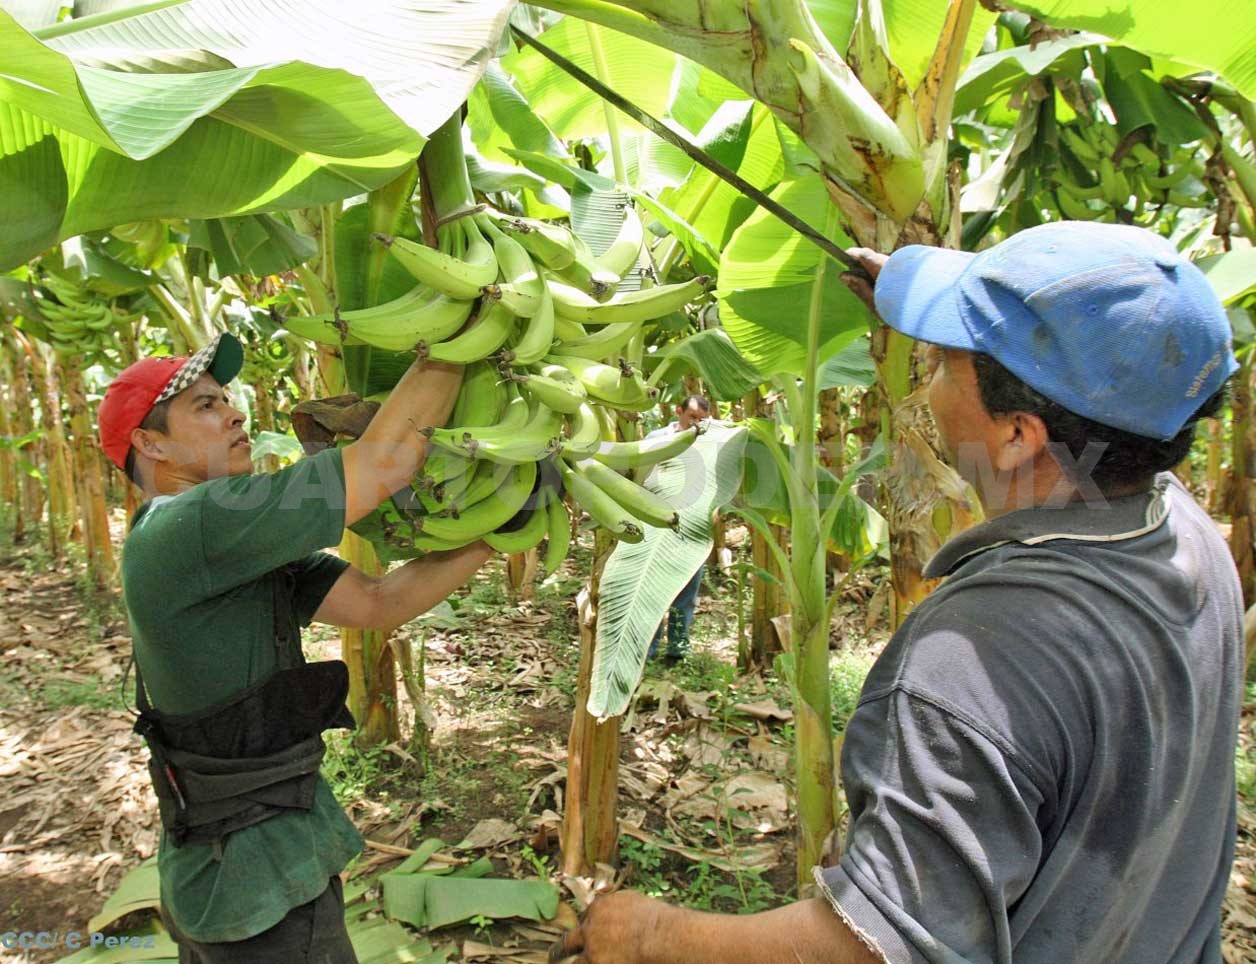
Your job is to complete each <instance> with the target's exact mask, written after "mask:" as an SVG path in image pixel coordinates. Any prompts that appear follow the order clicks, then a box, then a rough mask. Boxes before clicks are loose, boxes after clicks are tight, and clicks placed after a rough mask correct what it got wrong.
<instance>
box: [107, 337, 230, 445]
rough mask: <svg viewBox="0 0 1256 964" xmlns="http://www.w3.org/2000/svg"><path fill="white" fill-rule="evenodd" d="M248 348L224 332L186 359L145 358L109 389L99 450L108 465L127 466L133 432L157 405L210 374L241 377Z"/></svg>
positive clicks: (218, 379)
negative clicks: (103, 453) (245, 351)
mask: <svg viewBox="0 0 1256 964" xmlns="http://www.w3.org/2000/svg"><path fill="white" fill-rule="evenodd" d="M243 364H244V348H243V347H242V346H241V345H240V342H239V340H238V339H237V338H236V337H235V335H229V334H221V335H219V336H218V337H217V338H215V339H214V340H213V341H212V342H210V344H208V345H206V346H205V347H204V348H202V349H201V350H200V351H198V352H196V353H195V354H192V355H189V356H185V357H181V358H142V359H140V360H139V361H137V362H136V363H135V364H134V365H131V366H129V367H127V368H126V369H125V370H124V371H123V372H122V373H121V374H120V375H119V376H118V377H117V378H115V379H114V380H113V381H112V382H110V383H109V387H108V388H106V389H105V397H104V398H103V399H102V400H101V402H100V412H99V414H98V422H99V424H100V447H101V448H102V449H104V451H105V454H106V455H107V456H109V461H111V462H112V463H113V464H114V465H116V466H117V467H118V468H120V469H125V468H126V456H127V452H129V451H130V450H131V433H132V432H133V431H135V430H136V429H137V428H139V427H140V422H142V421H144V419H145V418H147V417H148V413H149V412H151V411H152V409H153V406H154V405H156V404H157V403H158V402H164V401H166V399H168V398H174V397H175V396H176V395H178V394H179V392H181V391H183V390H184V389H185V388H187V387H188V386H189V385H191V384H192V383H193V382H194V381H196V380H197V379H198V378H200V377H201V376H202V375H204V374H205V373H206V372H208V373H209V374H210V375H211V376H212V377H213V379H214V381H216V382H217V383H218V384H219V385H226V384H227V383H228V382H229V381H231V379H233V378H235V377H236V375H238V374H239V373H240V366H242V365H243Z"/></svg>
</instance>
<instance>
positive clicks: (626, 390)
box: [548, 355, 658, 412]
mask: <svg viewBox="0 0 1256 964" xmlns="http://www.w3.org/2000/svg"><path fill="white" fill-rule="evenodd" d="M548 361H551V362H553V363H555V364H558V365H562V366H563V367H564V368H566V369H568V370H569V371H570V372H571V373H572V374H573V375H575V376H576V377H577V378H578V379H580V381H581V382H582V383H583V384H584V387H585V390H586V391H587V392H588V393H589V395H590V396H592V397H593V398H594V399H596V400H597V401H599V402H604V403H605V404H607V405H610V406H611V407H613V408H618V409H622V410H624V411H631V412H644V411H645V410H646V409H648V408H650V407H652V406H653V404H654V399H655V397H656V396H657V395H658V390H657V389H654V388H650V387H648V386H647V385H646V383H645V381H644V380H643V379H642V378H641V376H640V375H639V374H637V373H636V372H633V371H632V370H631V369H627V371H625V368H624V367H623V366H616V365H604V364H602V363H601V362H596V361H590V360H589V359H587V358H580V357H578V356H569V355H551V356H549V358H548Z"/></svg>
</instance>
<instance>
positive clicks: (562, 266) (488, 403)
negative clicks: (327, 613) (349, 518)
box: [288, 207, 710, 572]
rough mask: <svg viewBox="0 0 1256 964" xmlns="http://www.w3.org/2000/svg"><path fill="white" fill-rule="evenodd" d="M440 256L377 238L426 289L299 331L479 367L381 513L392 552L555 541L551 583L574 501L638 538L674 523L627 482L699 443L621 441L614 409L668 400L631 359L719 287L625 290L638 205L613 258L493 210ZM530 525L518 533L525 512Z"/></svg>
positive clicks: (456, 233)
mask: <svg viewBox="0 0 1256 964" xmlns="http://www.w3.org/2000/svg"><path fill="white" fill-rule="evenodd" d="M438 239H439V242H440V244H439V247H435V248H433V247H427V246H425V245H422V244H418V243H415V242H413V241H409V240H407V239H405V238H401V237H392V236H386V235H377V236H376V237H375V241H376V243H379V244H384V245H387V247H388V249H389V251H390V253H391V254H392V256H393V257H394V258H396V260H397V262H398V263H399V264H400V265H401V266H402V267H404V268H405V269H406V271H407V272H408V273H409V274H410V275H411V276H412V277H413V278H414V280H415V286H414V288H413V289H411V290H410V291H409V292H407V293H406V294H404V295H402V296H401V297H399V298H397V299H395V300H393V301H391V302H388V303H387V304H382V305H377V306H374V307H370V308H363V309H358V310H354V311H345V312H342V313H338V314H335V315H314V316H310V317H305V318H293V319H289V321H288V329H289V330H290V331H292V332H293V333H295V334H299V335H302V336H305V337H309V338H312V339H314V340H315V341H320V342H324V343H329V344H335V345H341V344H366V345H373V346H376V347H379V348H384V349H388V350H392V351H415V352H417V353H418V354H419V355H420V356H421V357H425V358H430V359H434V360H437V361H444V362H450V363H456V364H462V365H466V366H467V370H466V374H465V376H464V380H463V387H462V391H461V393H460V395H459V398H458V401H457V403H456V405H455V407H454V410H453V413H452V414H451V416H450V419H449V422H448V424H447V425H444V426H429V427H426V428H423V429H422V432H423V434H424V435H426V436H427V438H428V439H429V441H430V443H431V444H430V446H429V455H428V458H427V460H426V462H425V464H424V467H423V470H422V472H421V473H420V475H419V476H418V478H417V479H416V480H415V482H414V484H413V485H412V486H411V487H410V488H409V489H406V490H404V491H402V492H400V493H398V494H396V495H394V497H393V498H392V499H391V500H390V501H389V502H387V503H386V504H385V505H384V506H382V507H381V508H380V510H378V513H379V515H378V518H377V519H376V520H375V523H376V524H377V526H378V527H379V528H382V530H383V531H384V533H385V534H386V536H387V538H388V541H389V542H390V544H392V545H393V546H395V547H400V548H403V549H407V550H415V551H439V550H443V549H455V548H458V547H461V546H464V545H468V544H470V543H472V542H475V541H477V540H481V539H483V540H485V541H487V542H488V543H489V544H490V545H492V546H493V547H494V548H496V549H498V550H500V551H502V552H521V551H524V550H526V549H530V548H532V547H534V546H537V545H540V544H541V543H542V542H546V549H545V565H544V568H545V571H546V572H553V571H554V570H555V569H556V568H557V567H558V566H559V565H560V564H561V563H562V561H563V559H564V558H565V557H566V554H567V552H568V549H569V547H570V541H571V528H572V521H571V517H570V516H569V514H568V510H567V507H566V502H565V500H564V498H563V493H564V492H565V493H566V494H567V495H568V496H570V498H571V501H572V502H573V503H574V504H575V505H578V506H579V507H580V508H582V509H583V510H584V511H585V512H587V513H588V514H589V516H590V517H591V518H592V519H593V521H594V522H595V523H596V524H597V525H601V526H603V527H605V528H606V529H607V530H608V531H610V532H611V533H612V534H613V535H615V536H616V537H617V538H620V539H624V540H629V541H637V540H640V539H641V538H642V537H643V534H644V527H645V526H647V525H652V526H675V525H676V524H677V516H676V512H675V511H674V510H673V509H672V508H671V507H670V506H669V505H668V504H667V503H666V502H664V501H663V500H662V499H660V498H659V497H658V496H657V495H655V494H654V493H652V492H650V491H649V490H647V489H645V488H643V487H642V486H640V485H638V484H637V483H636V482H634V481H632V480H631V479H629V478H627V477H625V476H624V475H622V474H620V473H621V472H624V471H628V470H631V469H640V468H646V467H648V466H650V465H652V464H655V463H656V462H658V461H661V460H662V459H665V458H670V457H672V456H674V455H676V454H679V453H680V452H681V451H683V450H684V449H685V448H686V447H687V446H688V445H690V444H692V443H693V440H694V438H695V437H696V431H692V432H684V433H678V434H677V435H676V436H674V437H672V438H668V439H666V440H665V441H663V442H657V441H653V442H650V443H646V442H632V443H627V442H616V441H614V440H613V439H614V419H613V416H611V415H610V411H611V410H621V411H634V412H635V411H645V410H647V409H649V408H651V407H652V406H653V405H654V404H655V399H656V397H657V391H656V390H655V389H653V388H651V387H649V386H648V385H647V384H646V382H645V380H644V379H643V378H642V376H641V374H640V372H638V371H636V370H635V369H634V368H633V366H632V365H630V364H628V363H627V362H626V361H624V360H623V359H622V357H621V354H622V353H623V352H624V351H625V349H626V348H627V346H628V345H629V343H630V342H631V341H632V340H633V339H634V338H635V337H636V336H638V335H639V334H640V333H641V332H642V329H643V326H644V325H646V324H647V323H648V322H650V321H652V320H654V319H657V318H660V317H662V316H664V315H667V314H671V313H672V312H675V311H678V310H680V309H683V308H684V307H685V306H686V305H687V304H689V303H690V302H691V301H693V300H695V299H696V298H698V297H700V296H701V295H702V294H703V292H704V291H705V290H706V287H707V284H708V282H709V280H710V279H709V278H707V277H699V278H694V279H692V280H690V281H686V282H683V283H680V284H671V285H661V286H658V287H654V288H647V289H643V290H639V291H625V292H618V293H617V292H616V288H617V286H618V285H619V284H620V281H621V279H622V278H623V277H624V276H625V274H626V273H627V272H630V271H633V270H635V269H636V266H637V263H638V259H639V258H640V255H641V250H642V246H643V244H644V241H645V234H644V229H643V226H642V223H641V220H640V218H639V217H638V215H637V214H636V212H635V211H634V210H633V209H632V208H631V207H629V209H628V210H627V212H626V217H625V220H624V222H623V224H622V226H621V228H620V230H619V233H618V236H617V237H616V238H615V240H614V242H613V243H612V245H611V247H610V248H609V249H608V250H607V252H606V253H605V254H603V255H602V256H601V257H595V256H594V255H593V253H592V252H591V251H590V250H589V248H588V247H587V246H586V245H585V244H584V243H583V242H582V241H581V240H580V239H579V238H577V237H576V236H575V235H574V234H572V233H571V232H570V231H569V230H568V229H567V228H565V227H562V226H559V225H556V224H552V223H548V222H544V221H536V220H531V219H527V218H515V217H510V216H507V215H504V214H501V213H498V212H494V211H484V210H482V209H481V210H480V211H479V212H478V213H474V214H471V215H468V216H465V217H461V218H459V219H457V220H455V221H451V222H449V223H447V224H445V225H444V226H442V227H441V228H440V229H439V231H438ZM525 509H526V510H531V511H530V514H528V515H526V517H525V518H524V519H523V524H522V525H518V526H513V525H512V526H509V527H507V528H508V529H509V530H510V531H501V530H502V527H503V526H504V525H505V524H506V523H507V522H508V521H509V520H512V519H516V517H517V516H518V515H519V513H520V512H521V511H522V510H525Z"/></svg>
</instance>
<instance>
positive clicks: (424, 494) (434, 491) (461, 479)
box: [414, 450, 476, 512]
mask: <svg viewBox="0 0 1256 964" xmlns="http://www.w3.org/2000/svg"><path fill="white" fill-rule="evenodd" d="M475 471H476V464H475V463H474V462H473V461H471V459H469V458H467V456H465V455H462V454H459V453H456V452H449V451H444V450H437V451H434V452H431V453H430V454H429V455H428V456H427V458H426V459H425V460H424V461H423V470H422V471H421V472H420V473H419V476H418V478H416V479H415V482H414V490H415V494H416V495H417V496H418V497H419V498H420V500H421V501H422V502H423V506H424V508H425V509H427V510H428V511H429V512H430V511H439V510H440V509H444V508H448V507H449V506H450V505H452V504H453V503H455V502H458V501H459V500H460V499H461V498H462V496H463V495H464V494H465V493H466V491H467V487H468V486H470V484H471V480H472V479H473V478H474V476H475ZM433 505H435V506H437V509H433V508H432V506H433Z"/></svg>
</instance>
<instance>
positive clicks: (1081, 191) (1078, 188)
mask: <svg viewBox="0 0 1256 964" xmlns="http://www.w3.org/2000/svg"><path fill="white" fill-rule="evenodd" d="M1061 173H1064V172H1063V171H1061ZM1056 187H1057V189H1059V190H1062V191H1067V192H1068V194H1069V196H1070V197H1072V198H1074V199H1075V200H1078V201H1098V200H1099V199H1100V198H1102V197H1103V188H1102V187H1101V186H1099V185H1098V184H1092V185H1089V186H1087V185H1085V184H1078V183H1077V182H1076V181H1070V180H1068V179H1067V178H1066V177H1061V178H1060V180H1059V183H1058V184H1057V185H1056Z"/></svg>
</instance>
